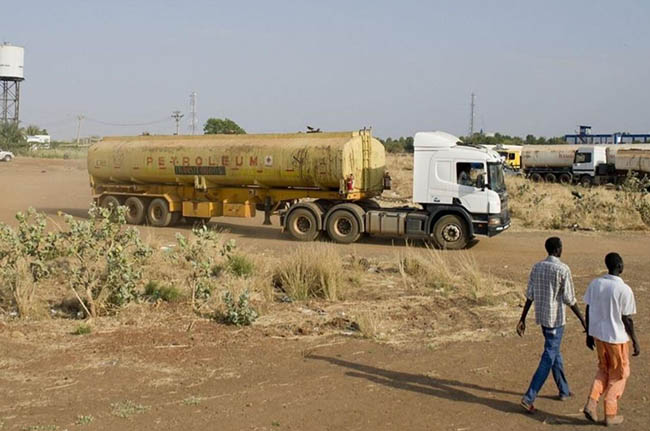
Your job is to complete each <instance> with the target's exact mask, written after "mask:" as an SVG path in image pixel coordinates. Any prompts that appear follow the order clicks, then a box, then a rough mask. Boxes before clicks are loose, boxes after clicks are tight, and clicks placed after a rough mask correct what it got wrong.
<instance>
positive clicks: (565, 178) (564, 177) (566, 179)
mask: <svg viewBox="0 0 650 431" xmlns="http://www.w3.org/2000/svg"><path fill="white" fill-rule="evenodd" d="M558 180H559V181H560V184H571V180H572V178H571V174H566V173H564V174H560V177H559V178H558Z"/></svg>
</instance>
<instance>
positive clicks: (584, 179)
mask: <svg viewBox="0 0 650 431" xmlns="http://www.w3.org/2000/svg"><path fill="white" fill-rule="evenodd" d="M593 183H594V180H593V179H592V178H591V177H590V176H589V175H583V176H581V177H580V184H581V185H582V187H586V188H589V187H591V185H592V184H593Z"/></svg>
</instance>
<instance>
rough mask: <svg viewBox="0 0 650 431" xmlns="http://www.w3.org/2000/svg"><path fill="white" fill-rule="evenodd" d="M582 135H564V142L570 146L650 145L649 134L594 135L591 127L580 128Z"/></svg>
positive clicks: (619, 133)
mask: <svg viewBox="0 0 650 431" xmlns="http://www.w3.org/2000/svg"><path fill="white" fill-rule="evenodd" d="M578 127H579V128H580V133H578V134H577V135H576V134H573V135H564V140H565V141H567V143H569V144H575V145H591V144H597V145H598V144H610V145H611V144H650V134H649V133H621V132H617V133H611V134H602V133H600V134H592V133H591V126H578Z"/></svg>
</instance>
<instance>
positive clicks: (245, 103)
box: [0, 0, 650, 139]
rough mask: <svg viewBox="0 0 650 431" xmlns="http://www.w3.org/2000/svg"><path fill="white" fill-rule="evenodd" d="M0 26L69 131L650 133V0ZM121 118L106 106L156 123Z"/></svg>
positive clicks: (225, 11) (188, 7)
mask: <svg viewBox="0 0 650 431" xmlns="http://www.w3.org/2000/svg"><path fill="white" fill-rule="evenodd" d="M1 13H2V19H1V22H2V25H1V26H0V41H2V40H4V41H8V42H11V43H13V44H16V45H22V46H24V47H25V76H26V81H25V82H24V83H23V86H22V104H21V120H22V122H23V124H24V125H26V124H31V123H35V124H39V125H42V127H46V128H47V129H48V130H49V131H50V133H51V134H52V135H53V136H54V137H55V138H59V139H61V138H70V137H72V136H74V134H75V131H76V120H75V119H74V118H75V116H76V115H79V114H83V115H85V116H86V117H88V120H86V121H84V122H83V125H82V135H90V134H98V135H110V134H139V133H141V132H142V131H145V130H146V131H149V132H151V133H172V132H173V130H174V122H173V120H172V119H171V118H170V115H171V113H172V111H173V110H175V109H179V110H181V111H182V112H183V113H184V114H185V118H183V122H182V132H187V131H188V130H189V128H188V127H189V121H187V120H188V119H189V94H190V92H191V91H196V92H197V93H198V115H199V123H200V126H201V129H202V125H203V123H204V122H205V120H206V119H207V118H209V117H215V116H216V117H224V116H227V117H229V118H232V119H233V120H235V121H237V122H238V123H239V124H240V125H241V126H242V127H244V128H245V129H246V130H247V131H248V132H272V131H277V132H288V131H298V130H305V127H306V126H307V125H312V126H316V127H320V128H322V129H323V130H351V129H358V128H361V127H363V126H372V127H373V130H374V133H375V135H377V136H380V137H386V136H399V135H411V134H413V133H414V132H416V131H420V130H445V131H448V132H451V133H455V134H465V133H467V130H468V127H469V112H470V108H469V103H470V94H471V93H472V92H475V93H476V104H477V108H476V120H475V125H476V128H477V129H479V128H483V129H485V130H486V131H498V132H502V133H508V134H514V135H524V134H526V133H533V134H535V135H544V136H554V135H563V134H565V133H569V132H572V131H573V130H575V128H576V125H577V124H582V123H586V124H591V125H592V126H593V127H594V132H614V131H630V132H637V133H641V132H649V133H650V121H649V119H650V115H649V114H650V84H649V78H650V24H649V22H650V2H649V1H646V0H638V1H626V0H619V1H594V0H582V1H578V0H572V1H566V0H563V1H543V2H540V1H535V2H533V1H525V0H512V1H499V0H492V1H462V0H455V1H408V0H401V1H378V0H374V1H370V0H363V1H361V0H359V1H353V0H348V1H335V0H328V1H297V0H295V1H289V0H273V1H270V0H268V1H245V0H241V1H185V2H181V1H145V0H140V1H122V0H111V1H87V0H86V1H64V0H58V1H52V0H48V1H29V0H21V1H11V2H9V1H7V2H3V6H2V8H1ZM157 120H164V122H163V123H158V124H154V125H147V126H134V127H121V126H108V125H103V124H100V123H98V122H97V121H102V122H107V123H145V122H152V121H157Z"/></svg>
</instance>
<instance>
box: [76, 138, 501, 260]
mask: <svg viewBox="0 0 650 431" xmlns="http://www.w3.org/2000/svg"><path fill="white" fill-rule="evenodd" d="M418 135H420V138H419V142H420V143H423V142H424V145H425V147H426V143H427V142H429V144H431V143H433V144H436V143H440V142H442V143H443V144H444V145H443V147H441V148H442V149H445V150H447V151H446V152H436V151H434V150H436V149H439V148H438V147H435V145H434V147H433V148H431V149H430V150H431V151H426V152H425V153H426V154H425V153H423V154H421V156H420V158H422V157H425V158H426V163H427V165H426V166H424V165H423V167H422V168H420V171H418V172H419V174H418V172H416V169H414V190H415V187H416V185H418V187H419V188H422V190H423V191H425V193H424V195H425V196H423V199H422V200H421V201H416V202H417V203H419V204H421V205H422V206H423V207H424V209H421V208H415V207H405V208H387V209H383V208H381V207H380V206H379V204H378V203H377V202H376V201H374V200H372V198H374V197H377V196H379V195H380V194H381V193H382V191H383V190H384V189H387V188H390V177H389V176H388V174H387V172H386V167H385V152H384V147H383V145H382V144H381V143H380V142H379V141H378V140H376V139H374V138H373V137H372V135H371V133H370V131H369V130H365V129H364V130H360V131H358V132H339V133H309V134H305V133H295V134H259V135H203V136H138V137H112V138H105V139H103V140H102V141H101V142H99V143H97V144H95V145H93V146H92V147H90V149H89V151H88V172H89V174H90V183H91V187H92V189H93V198H94V200H95V201H96V202H97V203H98V204H99V205H101V206H104V207H115V206H118V205H124V206H126V207H127V209H128V211H127V214H126V218H127V222H129V223H131V224H142V223H148V224H150V225H152V226H159V227H165V226H170V225H173V224H175V223H177V222H178V221H180V220H181V218H185V219H186V220H188V221H191V222H194V221H197V220H198V221H200V220H203V221H207V220H209V219H210V218H212V217H219V216H230V217H254V216H255V214H256V211H263V212H264V216H265V217H264V224H271V218H270V217H271V215H279V216H280V224H281V225H282V228H283V230H285V231H288V232H289V233H290V234H291V235H292V236H293V237H294V238H295V239H297V240H301V241H311V240H315V239H316V238H318V237H319V236H320V235H321V234H322V233H323V232H326V233H327V235H328V236H329V237H330V238H331V239H332V240H334V241H336V242H341V243H351V242H354V241H356V240H357V239H358V238H359V237H360V236H361V235H362V234H364V233H367V234H372V235H388V236H397V237H411V238H429V239H433V241H434V242H435V243H436V244H437V245H438V246H440V247H446V248H462V247H464V246H465V245H466V244H467V243H468V241H469V240H470V239H471V238H472V237H473V236H474V234H477V235H480V234H484V235H488V236H491V235H495V234H497V233H499V232H501V231H503V230H504V229H506V228H508V227H509V225H510V218H509V215H508V211H507V205H506V202H507V194H506V193H505V185H504V184H503V170H502V165H501V164H500V163H499V157H498V155H497V154H496V153H493V152H491V153H490V154H488V153H487V152H486V151H479V150H476V149H471V150H470V149H469V147H468V149H467V150H464V151H462V152H461V151H459V149H458V148H456V143H457V142H458V138H456V137H451V135H448V134H445V133H444V132H430V133H429V134H428V135H427V134H425V135H423V134H417V135H416V136H418ZM416 141H417V140H416ZM427 148H428V147H427ZM468 151H469V152H470V154H465V153H467V152H468ZM435 154H442V155H443V156H444V157H445V161H446V163H450V160H452V159H450V157H453V156H454V155H458V156H459V157H460V156H462V157H464V158H463V160H464V162H462V163H459V165H461V164H462V165H463V166H465V165H468V166H469V165H471V163H467V157H468V156H472V157H473V158H474V159H475V162H476V165H477V166H478V165H480V166H481V167H480V168H477V169H478V170H477V172H479V174H480V175H481V178H482V183H481V184H479V183H476V184H475V185H476V186H477V187H470V188H468V189H466V190H465V186H463V188H464V190H463V191H459V190H456V191H455V193H454V192H453V191H451V192H450V190H451V189H450V187H449V185H448V184H447V183H448V182H449V181H451V180H452V179H453V182H454V183H456V177H455V176H454V173H455V169H456V167H455V164H454V168H453V169H451V168H448V169H446V173H445V175H447V176H449V177H450V178H444V179H441V178H439V176H430V175H428V170H429V165H428V163H429V162H434V161H435V160H433V159H432V157H433V155H435ZM493 159H494V160H493ZM415 160H416V164H417V162H418V160H419V159H418V157H417V152H416V159H415ZM423 160H424V159H423ZM417 166H419V164H418V165H417ZM425 171H426V172H425ZM418 177H420V179H418ZM441 182H442V183H444V184H442V185H441V184H439V183H441ZM486 187H488V188H492V189H493V190H487V191H486V190H485V188H486ZM470 189H471V190H470ZM439 192H442V195H441V196H442V197H441V196H437V194H439ZM415 194H416V193H415V192H414V200H415ZM474 194H475V196H474V198H473V199H469V198H470V197H472V196H471V195H474ZM443 195H444V196H443Z"/></svg>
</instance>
